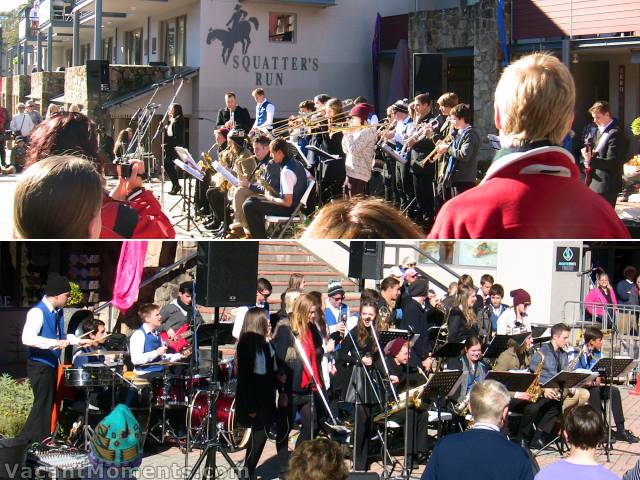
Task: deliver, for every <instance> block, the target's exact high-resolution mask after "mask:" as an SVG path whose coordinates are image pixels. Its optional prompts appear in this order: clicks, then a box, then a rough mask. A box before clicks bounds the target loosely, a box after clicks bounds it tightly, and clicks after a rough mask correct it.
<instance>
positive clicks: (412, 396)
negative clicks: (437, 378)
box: [373, 382, 427, 423]
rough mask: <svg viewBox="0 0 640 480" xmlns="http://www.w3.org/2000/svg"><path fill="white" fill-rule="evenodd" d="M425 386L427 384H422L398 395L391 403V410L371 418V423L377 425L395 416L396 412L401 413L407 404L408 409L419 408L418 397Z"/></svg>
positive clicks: (420, 401) (420, 403) (419, 399)
mask: <svg viewBox="0 0 640 480" xmlns="http://www.w3.org/2000/svg"><path fill="white" fill-rule="evenodd" d="M426 385H427V384H426V382H425V383H424V384H422V385H420V386H418V387H415V388H412V389H411V390H408V391H406V392H402V393H401V394H399V395H398V401H397V402H394V403H392V404H391V408H390V409H389V410H388V411H386V412H382V413H380V414H378V415H376V416H375V417H373V421H374V422H376V423H378V422H381V421H382V420H384V419H385V418H387V417H390V416H392V415H395V414H396V413H398V412H401V411H402V410H404V409H405V408H407V403H408V404H409V405H408V406H409V407H413V408H420V405H422V400H421V398H420V397H421V396H422V392H423V391H424V388H425V387H426Z"/></svg>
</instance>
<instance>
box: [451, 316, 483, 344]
mask: <svg viewBox="0 0 640 480" xmlns="http://www.w3.org/2000/svg"><path fill="white" fill-rule="evenodd" d="M447 326H448V328H449V336H448V337H447V341H448V342H449V343H460V342H464V341H465V340H466V339H467V338H469V337H472V336H474V335H478V326H477V325H475V324H474V325H472V326H471V327H469V326H468V324H467V319H466V318H465V317H464V315H463V314H462V310H460V307H453V308H452V309H451V311H450V312H449V318H448V320H447Z"/></svg>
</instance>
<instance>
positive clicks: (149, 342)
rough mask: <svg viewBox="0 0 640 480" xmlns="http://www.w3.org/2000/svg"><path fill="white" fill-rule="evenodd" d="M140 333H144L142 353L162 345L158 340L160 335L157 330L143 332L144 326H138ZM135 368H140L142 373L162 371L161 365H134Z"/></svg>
mask: <svg viewBox="0 0 640 480" xmlns="http://www.w3.org/2000/svg"><path fill="white" fill-rule="evenodd" d="M140 330H142V333H143V334H144V350H143V352H144V353H147V352H152V351H153V350H156V349H157V348H160V347H161V346H162V342H161V341H160V335H158V333H157V332H149V333H147V332H145V331H144V328H142V327H140ZM136 370H140V371H142V372H144V373H152V372H162V371H163V370H162V366H161V365H151V366H150V367H136Z"/></svg>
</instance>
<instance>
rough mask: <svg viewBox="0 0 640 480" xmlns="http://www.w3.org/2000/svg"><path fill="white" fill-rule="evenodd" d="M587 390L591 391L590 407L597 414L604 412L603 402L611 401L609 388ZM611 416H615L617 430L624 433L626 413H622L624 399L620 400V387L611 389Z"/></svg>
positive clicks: (590, 388)
mask: <svg viewBox="0 0 640 480" xmlns="http://www.w3.org/2000/svg"><path fill="white" fill-rule="evenodd" d="M587 390H589V405H591V406H592V407H593V408H594V409H595V410H596V412H602V401H603V400H608V399H609V387H604V386H603V387H589V388H587ZM603 414H604V412H603ZM611 414H612V415H613V421H614V422H615V425H616V429H617V430H618V431H619V432H622V431H623V430H624V413H623V411H622V399H621V398H620V390H618V387H613V388H612V389H611ZM605 420H607V419H605Z"/></svg>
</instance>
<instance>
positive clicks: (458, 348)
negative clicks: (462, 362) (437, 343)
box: [432, 342, 464, 358]
mask: <svg viewBox="0 0 640 480" xmlns="http://www.w3.org/2000/svg"><path fill="white" fill-rule="evenodd" d="M463 348H464V344H463V343H457V342H448V343H445V344H444V345H443V346H441V347H440V348H439V349H438V350H436V351H435V352H433V353H432V356H434V357H438V358H456V357H459V356H460V353H461V352H462V349H463Z"/></svg>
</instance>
